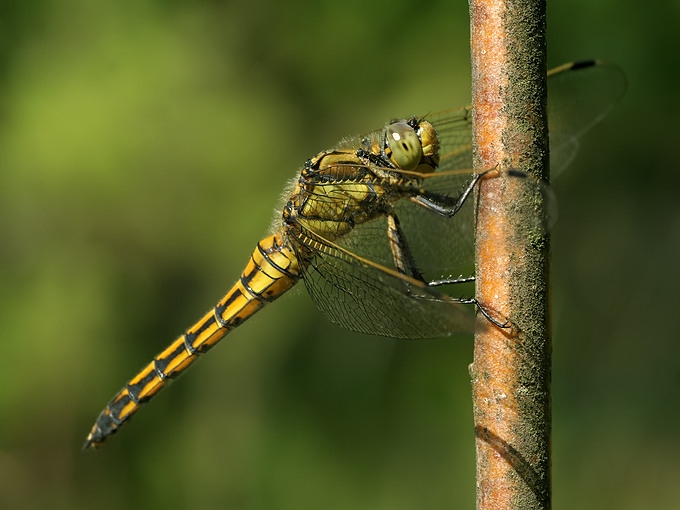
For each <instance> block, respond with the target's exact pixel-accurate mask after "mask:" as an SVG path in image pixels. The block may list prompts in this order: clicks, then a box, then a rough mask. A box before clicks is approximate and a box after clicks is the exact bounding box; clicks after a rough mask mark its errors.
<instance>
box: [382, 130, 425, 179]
mask: <svg viewBox="0 0 680 510" xmlns="http://www.w3.org/2000/svg"><path fill="white" fill-rule="evenodd" d="M383 151H384V154H385V156H386V157H387V158H388V159H389V160H390V162H391V163H392V164H393V165H394V166H395V167H396V168H399V169H401V170H416V169H418V170H419V171H423V172H433V171H434V169H435V167H436V166H437V163H438V161H439V142H438V141H437V132H436V131H435V129H434V126H432V124H430V123H429V122H428V121H426V120H421V121H418V119H416V118H415V117H413V118H411V119H409V120H406V119H401V120H395V121H394V122H391V123H390V124H388V125H387V127H386V128H385V141H384V149H383ZM419 167H422V168H419Z"/></svg>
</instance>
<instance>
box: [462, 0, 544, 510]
mask: <svg viewBox="0 0 680 510" xmlns="http://www.w3.org/2000/svg"><path fill="white" fill-rule="evenodd" d="M470 14H471V38H472V84H473V85H472V86H473V90H472V94H473V129H474V134H473V151H474V164H475V168H477V169H478V170H482V169H489V168H497V169H499V170H500V177H498V176H497V177H495V178H493V177H492V178H488V179H485V180H484V181H483V182H481V183H480V186H479V189H478V210H477V241H476V246H477V247H476V257H477V260H476V263H477V274H476V276H477V300H478V302H479V303H480V306H482V307H484V309H485V310H486V311H487V312H488V313H489V314H491V315H492V316H493V317H502V318H503V319H502V320H505V319H507V320H508V321H509V322H508V326H509V327H508V328H499V327H497V326H495V325H493V324H492V323H491V322H490V321H489V320H488V319H487V318H485V317H484V316H483V314H478V318H477V325H478V328H477V332H476V335H475V349H474V361H473V363H472V365H471V366H470V374H471V378H472V390H473V407H474V420H475V433H476V449H477V508H478V509H492V508H493V509H498V508H504V509H505V508H518V509H519V508H521V509H523V510H526V509H539V508H540V509H546V508H549V507H550V490H551V487H550V483H551V481H550V429H551V401H550V377H551V343H550V327H549V315H548V276H549V238H548V233H547V232H546V231H545V229H544V228H542V227H541V225H543V224H544V223H543V218H544V214H545V204H544V203H543V196H542V194H541V190H540V186H536V182H537V180H536V179H533V178H518V177H509V176H508V174H507V171H508V170H520V171H522V172H525V173H528V174H530V175H532V176H536V177H537V178H540V179H544V180H547V174H548V129H547V116H546V109H545V108H546V98H547V92H546V69H547V68H546V43H545V0H471V1H470Z"/></svg>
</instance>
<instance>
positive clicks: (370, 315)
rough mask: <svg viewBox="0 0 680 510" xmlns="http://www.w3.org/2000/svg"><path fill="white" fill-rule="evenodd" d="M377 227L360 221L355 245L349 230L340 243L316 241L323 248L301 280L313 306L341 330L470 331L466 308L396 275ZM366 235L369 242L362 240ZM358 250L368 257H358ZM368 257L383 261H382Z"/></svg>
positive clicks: (401, 333) (419, 334)
mask: <svg viewBox="0 0 680 510" xmlns="http://www.w3.org/2000/svg"><path fill="white" fill-rule="evenodd" d="M383 227H385V221H384V220H382V219H376V220H372V221H369V222H367V223H365V224H364V225H362V228H361V229H360V230H361V231H362V235H363V239H362V241H360V242H359V246H356V241H357V240H356V239H355V238H354V236H353V235H351V234H350V235H348V236H345V237H343V238H342V240H341V241H342V244H343V245H346V247H345V246H341V245H340V244H334V243H329V242H326V241H322V242H323V248H322V249H320V250H318V251H317V253H316V255H315V256H314V258H313V259H312V260H311V261H310V263H309V266H308V267H307V268H306V269H305V278H304V280H305V284H306V286H307V290H308V291H309V294H310V296H311V297H312V299H313V300H314V302H315V303H316V305H317V306H318V307H319V309H320V310H321V311H322V312H324V314H325V315H326V316H327V317H328V318H329V319H330V320H331V321H333V322H335V323H336V324H339V325H340V326H342V327H344V328H347V329H350V330H353V331H359V332H362V333H370V334H376V335H381V336H388V337H393V338H434V337H441V336H446V335H450V334H452V333H458V332H470V331H472V328H473V323H474V320H473V319H474V315H473V313H472V309H471V307H470V306H466V305H462V304H460V303H457V302H455V300H454V299H451V298H450V297H449V296H447V295H445V294H442V293H440V292H438V291H436V290H434V289H432V288H429V287H428V286H427V285H426V284H424V283H422V282H420V281H418V280H415V279H413V278H410V277H407V276H405V275H400V274H399V273H397V271H396V270H395V269H394V265H393V263H392V262H391V261H390V260H388V259H390V257H391V256H390V255H388V252H389V247H388V246H387V242H386V239H387V236H386V234H385V231H384V230H383ZM385 228H386V227H385ZM367 233H371V234H367ZM367 239H372V240H374V241H375V242H371V243H368V244H367V243H366V240H367ZM383 241H384V242H383ZM358 249H363V251H364V252H366V253H368V254H369V255H370V256H371V258H368V257H363V256H360V255H358V254H357V253H356V251H358ZM373 259H378V260H384V261H385V262H386V265H383V264H380V263H378V262H377V261H376V260H373Z"/></svg>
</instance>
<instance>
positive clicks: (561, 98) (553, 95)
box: [83, 60, 625, 449]
mask: <svg viewBox="0 0 680 510" xmlns="http://www.w3.org/2000/svg"><path fill="white" fill-rule="evenodd" d="M548 76H549V79H548V91H549V96H548V118H549V130H550V150H551V154H552V156H551V164H552V166H553V167H554V168H556V169H558V170H559V169H561V168H562V167H564V166H566V164H568V162H569V161H570V159H571V158H573V155H574V154H575V151H576V148H577V139H578V137H579V136H580V135H581V134H582V133H583V132H584V131H585V130H587V129H588V128H589V127H590V126H592V125H593V124H594V123H596V122H597V121H598V120H600V119H601V118H602V117H604V115H606V113H608V111H609V110H610V109H611V108H612V107H613V106H614V104H615V103H616V102H617V101H618V100H619V98H620V96H621V95H622V94H623V90H624V88H625V79H624V78H623V75H622V73H621V72H620V70H619V68H618V67H616V66H612V65H608V64H605V63H603V62H600V61H595V60H592V61H586V62H578V63H570V64H565V65H563V66H560V67H558V68H556V69H553V70H552V71H550V72H549V73H548ZM471 122H472V108H471V107H470V106H468V107H464V108H460V109H455V110H447V111H444V112H441V113H438V114H432V115H426V116H424V117H415V116H414V117H408V118H402V119H397V120H393V121H391V122H389V123H387V125H386V126H385V127H384V128H383V129H379V130H376V131H373V132H371V133H369V134H367V135H364V136H361V137H356V138H350V139H346V140H344V141H342V142H340V143H339V144H338V145H337V146H336V147H335V148H333V149H330V150H325V151H323V152H320V153H319V154H317V155H316V156H314V157H313V158H311V159H309V160H308V161H307V162H305V164H304V165H303V166H302V169H301V170H300V171H299V174H298V177H297V179H294V180H293V181H292V182H291V183H290V185H289V189H288V190H287V191H286V192H285V194H284V197H285V203H284V205H283V207H282V210H281V213H280V215H278V216H277V218H276V220H275V225H274V227H273V229H272V232H271V233H270V235H268V236H267V237H265V238H264V239H262V240H261V241H260V242H259V243H258V244H257V246H256V247H255V249H254V251H253V252H252V255H251V256H250V260H249V261H248V263H247V265H246V267H245V269H244V270H243V272H242V273H241V276H240V278H239V279H238V280H237V281H236V283H235V284H234V285H233V287H232V288H231V289H230V290H229V291H228V292H227V293H226V295H225V296H224V297H223V298H222V299H221V300H220V301H219V302H218V303H217V304H216V305H215V306H214V307H213V308H212V309H211V310H210V311H208V312H207V313H206V314H205V315H204V316H203V317H202V318H201V319H199V320H198V322H196V323H195V324H194V325H193V326H191V327H190V328H189V329H188V330H186V332H184V333H183V334H182V335H181V336H179V337H178V338H177V339H176V340H175V341H174V342H172V343H171V344H170V345H169V346H168V347H167V348H166V349H164V350H163V351H162V352H160V353H159V354H157V355H156V356H155V357H154V358H153V360H152V361H151V362H150V363H149V364H148V365H146V366H145V367H144V368H143V369H142V370H141V371H140V372H139V373H138V374H137V375H135V376H134V377H133V378H132V379H131V380H130V381H129V382H128V383H127V384H126V385H125V386H124V387H123V388H122V389H121V390H120V391H119V392H118V393H117V394H116V395H115V396H114V397H113V399H112V400H111V401H110V402H109V403H108V405H107V406H106V407H105V409H104V410H103V411H102V412H101V413H100V415H99V417H98V418H97V420H96V422H95V424H94V426H93V427H92V429H91V431H90V433H89V435H88V436H87V439H86V442H85V445H84V447H83V449H88V448H97V447H99V446H101V445H102V444H103V443H104V441H105V440H106V439H107V438H108V437H109V436H110V435H112V434H113V433H115V432H116V431H117V430H118V429H119V428H120V427H121V426H122V425H123V424H124V423H125V422H126V421H128V420H129V419H130V418H131V417H132V416H133V415H134V414H135V413H136V412H137V411H138V410H139V409H140V407H141V406H142V405H143V404H144V403H146V402H148V401H149V400H150V399H151V398H153V397H154V396H155V395H156V394H157V393H158V392H159V391H160V390H161V389H162V388H164V387H165V386H167V385H168V383H169V382H170V380H172V379H174V378H176V377H177V376H178V375H180V374H181V373H182V372H184V371H185V370H186V369H187V368H188V367H189V366H190V365H192V364H193V363H194V362H195V361H196V360H197V359H198V358H199V357H200V356H201V355H202V354H204V353H205V352H207V351H208V350H210V349H211V348H212V347H213V346H215V345H216V344H217V343H218V342H219V341H220V340H221V339H222V338H223V337H224V336H225V335H226V334H227V333H229V332H231V331H232V330H233V329H234V328H236V327H238V326H240V325H241V324H242V323H243V322H244V321H246V320H247V319H248V318H250V317H252V316H253V315H254V314H255V313H256V312H258V311H259V310H260V309H261V308H263V307H264V306H265V305H266V304H268V303H270V302H272V301H274V300H275V299H277V298H278V297H279V296H281V295H282V294H284V293H285V292H286V291H288V290H289V289H290V288H292V287H293V286H294V285H295V284H296V283H298V282H299V281H301V280H302V281H304V283H305V285H306V287H307V290H308V292H309V294H310V296H311V298H312V300H313V301H314V303H315V304H316V305H317V307H318V308H319V309H320V310H321V311H322V312H323V313H324V314H325V315H326V316H327V317H328V318H329V319H330V320H331V321H333V322H335V323H337V324H339V325H340V326H343V327H344V328H346V329H349V330H353V331H358V332H362V333H369V334H376V335H381V336H387V337H393V338H409V339H413V338H432V337H442V336H447V335H451V334H453V333H461V332H469V331H472V328H473V322H474V313H472V310H471V308H472V307H470V306H469V305H476V306H477V309H478V310H480V311H481V312H482V313H483V314H484V315H486V316H487V318H489V319H490V320H491V322H493V323H495V324H496V325H500V326H503V325H504V324H503V322H502V321H501V320H500V319H498V318H496V317H494V316H492V315H491V314H490V313H489V312H488V311H487V310H486V309H485V308H484V307H483V306H482V305H481V304H480V303H477V301H476V300H475V299H474V298H463V297H455V296H454V295H453V294H454V293H455V289H460V288H461V285H464V284H469V283H470V282H473V281H474V276H465V274H466V273H459V274H460V276H455V277H454V276H451V274H456V273H451V272H450V270H451V268H459V267H469V266H470V264H471V263H472V261H473V258H474V237H473V234H474V232H473V227H474V221H473V215H474V211H473V207H471V206H470V202H472V200H470V197H471V195H472V192H473V190H474V188H475V186H476V185H477V183H478V182H479V181H480V180H481V179H482V178H484V177H485V176H486V175H487V174H489V172H491V170H486V171H481V172H474V171H473V170H472V129H471ZM447 271H448V272H447ZM468 271H469V270H468ZM467 274H472V272H471V271H469V272H468V273H467Z"/></svg>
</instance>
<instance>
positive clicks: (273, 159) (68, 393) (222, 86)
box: [0, 0, 680, 510]
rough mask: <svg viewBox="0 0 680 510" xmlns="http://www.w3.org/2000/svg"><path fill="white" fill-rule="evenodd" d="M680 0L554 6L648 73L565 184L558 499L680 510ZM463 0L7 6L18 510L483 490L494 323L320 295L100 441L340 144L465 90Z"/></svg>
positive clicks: (9, 354)
mask: <svg viewBox="0 0 680 510" xmlns="http://www.w3.org/2000/svg"><path fill="white" fill-rule="evenodd" d="M679 6H680V4H678V3H677V2H674V3H672V2H667V3H662V4H659V6H658V7H657V8H655V9H649V7H648V6H647V5H646V4H642V3H636V2H631V1H624V2H613V1H609V0H591V1H588V0H578V1H576V2H552V3H550V5H549V13H548V14H549V23H548V26H549V44H550V46H549V52H550V62H551V65H558V64H561V63H563V62H566V61H569V60H575V59H583V58H592V57H597V58H602V59H604V60H607V61H611V62H615V63H617V64H618V65H620V66H621V67H622V68H623V69H624V70H625V72H626V73H627V75H628V80H629V91H628V94H627V96H626V97H625V98H624V101H623V102H622V104H621V105H620V106H619V107H618V108H617V109H615V110H614V111H613V113H612V114H611V115H610V116H609V117H608V118H607V119H605V121H603V122H602V123H601V124H599V125H598V126H596V127H595V128H594V129H593V130H592V131H591V132H590V133H589V134H588V135H586V137H585V138H584V139H583V140H582V150H581V153H580V154H579V156H578V157H577V159H576V160H575V162H574V163H573V164H572V166H571V167H570V168H569V169H568V170H567V171H566V172H565V173H564V175H562V176H561V178H560V179H559V180H557V181H556V182H555V183H554V190H555V192H556V194H557V196H558V200H559V208H560V219H559V222H558V223H557V225H556V226H555V228H554V230H553V240H552V246H553V278H554V280H553V305H554V355H555V358H554V373H553V386H554V440H553V443H554V461H553V465H554V472H553V476H554V504H555V507H557V508H579V509H586V508H587V509H591V508H592V509H601V508H617V509H637V508H655V509H662V508H669V509H670V508H677V505H678V502H680V489H678V486H677V484H676V483H675V482H676V480H677V479H678V477H679V476H680V467H679V466H680V465H679V464H678V462H677V458H678V454H680V439H679V436H678V433H677V431H678V430H680V411H678V408H677V406H676V405H675V404H676V402H677V394H678V393H677V392H678V388H679V387H680V368H679V367H680V365H679V364H678V362H677V359H678V356H679V355H680V352H679V351H680V347H678V345H679V342H678V341H677V340H678V334H677V332H676V328H675V326H674V325H673V324H672V317H673V316H674V313H675V309H676V305H677V303H678V299H677V285H678V284H679V283H680V274H679V272H680V271H679V270H678V267H680V265H679V264H678V260H680V209H679V208H678V205H677V203H678V201H677V196H676V195H677V190H678V189H680V186H679V185H680V182H679V181H680V179H679V178H678V172H676V168H677V166H678V163H677V154H676V153H677V150H676V147H677V142H678V140H679V139H680V129H679V128H678V127H677V126H678V123H677V119H678V117H679V114H680V112H679V110H680V106H678V105H679V103H678V101H677V100H676V97H675V96H676V91H677V88H678V87H677V84H678V83H679V80H680V76H679V75H680V68H678V66H677V65H675V62H676V60H677V50H678V39H677V36H676V35H674V34H676V28H677V24H678V22H679V21H680V7H679ZM468 48H469V32H468V12H467V3H466V2H458V3H456V4H455V5H454V4H452V3H451V2H431V3H427V4H425V3H418V2H394V1H392V2H388V1H384V0H381V1H378V2H372V3H371V2H359V1H356V0H347V1H345V2H338V1H335V2H333V1H320V2H315V3H309V2H301V1H293V2H274V1H263V0H259V1H257V0H256V1H254V2H238V3H237V2H214V1H213V2H211V1H207V0H204V1H193V2H189V1H181V0H174V1H165V2H163V1H160V0H137V1H131V0H120V1H113V0H96V1H90V2H87V1H85V0H60V1H56V0H34V1H30V2H27V1H22V0H8V1H6V2H2V6H1V7H0V324H1V325H2V333H1V334H0V341H1V344H0V353H1V355H0V508H3V509H7V510H13V509H22V510H27V509H41V510H42V509H44V508H51V509H55V510H59V509H80V508H82V509H86V508H98V509H101V510H105V509H120V508H135V509H136V508H165V509H184V508H205V509H212V508H234V509H273V508H276V509H288V508H290V509H293V508H294V509H300V508H302V509H308V508H309V509H311V508H324V509H329V510H330V509H347V508H352V509H364V508H365V509H381V508H384V509H390V510H400V509H423V508H428V509H430V508H452V507H455V508H459V507H460V508H472V507H473V505H474V484H475V482H474V438H473V429H472V413H471V403H470V383H469V380H468V375H467V365H468V364H469V363H470V362H471V356H472V339H471V338H450V339H442V340H435V341H427V342H398V341H393V340H388V339H383V338H377V337H367V336H363V335H359V334H353V333H349V332H345V331H343V330H341V329H339V328H337V327H336V326H334V325H332V324H329V323H328V322H327V321H326V320H325V319H324V318H323V317H322V316H321V314H320V313H319V312H318V311H317V310H316V308H315V307H314V305H313V304H312V303H311V301H310V300H309V298H308V297H307V295H306V293H305V292H304V289H303V288H302V286H300V290H298V291H293V292H291V293H289V294H290V295H287V296H284V297H283V298H281V299H280V300H279V301H277V302H276V303H275V304H273V305H272V306H270V307H268V308H267V309H265V310H263V311H262V312H261V313H259V314H258V315H257V317H256V318H253V319H252V320H251V321H249V322H248V323H247V324H246V325H244V326H243V327H242V328H239V329H238V330H237V331H235V332H234V333H233V334H231V335H229V337H227V338H226V339H225V340H224V341H223V345H221V346H220V347H219V348H216V349H215V350H214V351H213V352H212V353H211V354H210V355H208V356H206V358H205V359H204V360H202V361H201V362H200V363H198V368H193V369H191V370H189V372H188V373H187V374H186V375H184V376H182V377H181V378H180V379H179V380H178V381H177V382H175V383H173V384H172V386H171V389H168V390H165V391H164V392H163V393H162V394H161V395H160V396H158V397H157V398H156V399H154V401H153V402H152V403H151V404H149V405H148V406H145V407H144V408H143V409H142V410H141V411H140V413H139V415H138V416H137V417H135V418H134V419H133V420H132V421H131V422H130V424H127V425H126V426H125V427H123V428H122V430H121V432H120V433H119V434H117V435H116V436H115V437H113V438H111V440H109V441H107V443H106V445H105V446H104V447H103V448H102V450H100V451H98V452H94V453H93V452H88V453H81V452H80V446H81V444H82V442H83V440H84V438H85V436H86V434H87V432H88V431H89V428H90V426H91V425H92V423H93V421H94V419H95V418H96V416H97V413H98V412H99V411H100V410H101V409H102V408H103V407H104V405H105V404H106V403H107V401H108V399H109V398H110V397H112V396H113V394H114V393H115V392H116V391H118V389H120V387H121V386H122V385H123V384H124V383H125V382H126V381H127V380H128V378H129V377H131V376H132V375H134V373H135V372H136V370H138V369H139V368H141V367H142V366H143V365H144V364H145V363H147V362H148V361H149V360H150V359H151V358H152V356H153V355H154V354H156V353H157V352H158V351H159V350H161V349H162V348H164V347H165V346H166V345H167V344H168V343H169V342H171V341H172V340H174V339H175V338H176V337H177V336H178V335H179V334H180V333H181V332H182V331H183V330H184V329H185V328H186V327H187V326H189V325H190V324H192V323H193V322H194V321H195V320H196V319H198V318H199V317H200V316H201V314H203V313H204V312H205V311H206V310H208V309H209V308H210V307H211V306H212V305H213V304H214V302H216V301H217V300H218V299H219V298H220V297H221V295H222V293H223V292H224V291H226V290H227V288H228V287H229V286H230V285H231V284H232V283H233V281H235V279H236V278H237V277H238V275H239V274H240V271H241V269H242V268H243V266H244V265H245V263H246V262H247V260H248V257H249V255H250V252H251V251H252V249H253V248H254V246H255V243H256V242H257V241H258V240H259V239H260V238H261V237H262V236H263V235H264V234H265V233H266V232H267V229H268V225H269V223H270V221H271V217H272V215H273V211H274V207H275V206H276V204H277V203H278V200H279V195H280V193H281V191H282V190H283V188H284V186H285V184H286V182H287V181H288V180H289V179H290V178H292V177H293V176H294V175H295V174H296V172H297V171H298V170H299V168H300V166H301V165H302V163H303V162H304V161H305V160H306V159H307V158H309V157H311V156H313V155H314V154H316V153H317V152H318V151H320V150H322V149H324V148H327V147H329V146H332V145H333V144H334V143H335V142H336V141H338V140H339V139H340V138H342V137H343V136H346V135H352V134H356V133H361V132H365V131H368V130H371V129H375V128H378V127H380V126H381V125H382V124H383V123H384V122H385V121H386V120H389V119H391V118H393V117H396V116H403V115H410V114H423V113H427V112H431V111H437V110H440V109H444V108H447V107H455V106H462V105H465V104H467V103H468V102H469V97H470V93H469V87H470V77H469V49H468Z"/></svg>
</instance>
